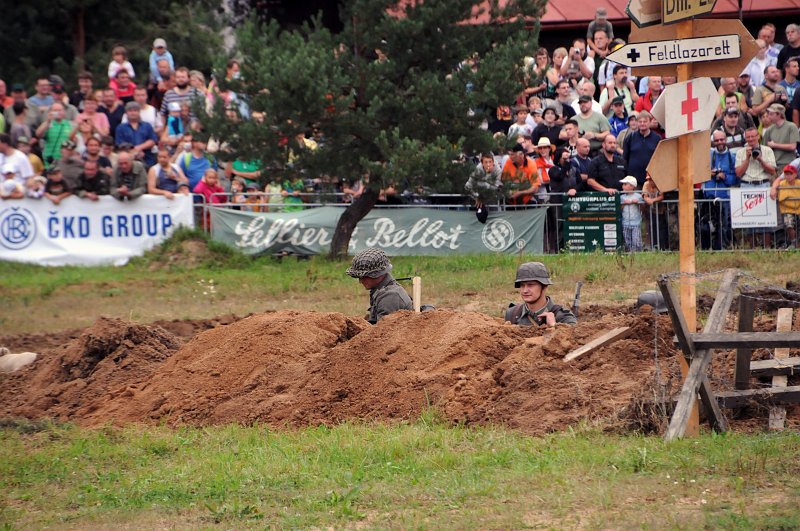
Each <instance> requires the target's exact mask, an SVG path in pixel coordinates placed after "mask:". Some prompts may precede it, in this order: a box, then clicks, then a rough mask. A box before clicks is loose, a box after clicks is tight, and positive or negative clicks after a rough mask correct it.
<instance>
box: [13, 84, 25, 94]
mask: <svg viewBox="0 0 800 531" xmlns="http://www.w3.org/2000/svg"><path fill="white" fill-rule="evenodd" d="M23 90H25V85H23V84H22V83H14V84H13V85H11V92H22V91H23Z"/></svg>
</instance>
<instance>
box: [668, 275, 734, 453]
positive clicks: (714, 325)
mask: <svg viewBox="0 0 800 531" xmlns="http://www.w3.org/2000/svg"><path fill="white" fill-rule="evenodd" d="M738 279H739V274H738V272H737V271H735V270H733V269H728V270H727V271H725V274H724V275H723V277H722V282H720V286H719V288H718V290H717V295H716V297H715V298H714V305H713V306H712V307H711V312H709V315H708V320H707V321H706V326H705V327H704V328H703V334H706V333H718V332H719V331H720V330H722V329H723V328H724V327H725V320H726V317H727V315H728V310H729V309H730V306H731V303H732V302H733V297H734V295H735V294H736V285H737V284H738ZM664 285H665V286H666V288H667V293H668V294H669V298H670V300H671V301H673V302H674V298H673V294H672V293H671V288H670V286H669V285H668V284H666V283H665V284H664ZM665 299H666V297H665ZM681 335H684V333H683V332H682V334H681ZM696 335H702V334H689V340H690V341H691V343H689V345H692V348H693V349H694V352H693V354H692V360H691V363H690V365H689V372H688V373H687V374H686V379H685V380H684V382H683V387H682V388H681V393H680V395H679V397H678V403H677V405H676V406H675V411H674V412H673V414H672V418H671V419H670V423H669V428H667V433H666V435H665V439H666V440H668V441H671V440H675V439H678V438H680V437H683V436H684V434H685V433H686V426H687V425H688V423H689V418H690V413H691V407H692V405H693V403H694V402H695V400H696V397H697V393H698V391H700V398H701V400H702V401H703V405H704V406H705V407H706V410H707V413H708V415H709V418H710V420H711V425H712V427H713V428H714V429H715V430H717V431H726V430H727V428H728V424H727V421H726V420H725V416H724V415H723V414H722V411H721V410H720V408H719V404H718V402H717V400H716V398H715V397H714V392H713V390H712V389H711V386H710V385H709V384H708V377H707V374H706V372H707V370H708V367H709V365H710V364H711V355H712V350H710V349H698V348H697V342H696V341H695V340H694V337H693V336H696ZM679 340H680V336H679Z"/></svg>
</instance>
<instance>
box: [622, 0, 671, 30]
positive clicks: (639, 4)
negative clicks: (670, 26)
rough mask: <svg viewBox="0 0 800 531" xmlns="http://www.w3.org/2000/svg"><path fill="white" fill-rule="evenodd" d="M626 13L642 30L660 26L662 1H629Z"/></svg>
mask: <svg viewBox="0 0 800 531" xmlns="http://www.w3.org/2000/svg"><path fill="white" fill-rule="evenodd" d="M665 1H666V0H665ZM625 13H627V14H628V16H629V17H631V20H632V21H633V23H634V24H636V25H637V26H638V27H640V28H645V27H647V26H653V25H655V24H659V23H660V22H661V0H628V7H626V8H625Z"/></svg>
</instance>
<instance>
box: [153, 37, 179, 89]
mask: <svg viewBox="0 0 800 531" xmlns="http://www.w3.org/2000/svg"><path fill="white" fill-rule="evenodd" d="M162 59H165V60H166V61H167V62H169V70H170V72H174V71H175V61H174V60H173V59H172V54H171V53H169V51H168V50H167V41H165V40H164V39H162V38H161V37H159V38H158V39H156V40H154V41H153V51H151V52H150V82H151V83H153V84H155V83H158V82H159V81H162V78H161V74H160V73H159V72H158V62H159V61H161V60H162Z"/></svg>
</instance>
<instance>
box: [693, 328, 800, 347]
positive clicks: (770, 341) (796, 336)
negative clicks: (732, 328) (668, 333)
mask: <svg viewBox="0 0 800 531" xmlns="http://www.w3.org/2000/svg"><path fill="white" fill-rule="evenodd" d="M690 336H691V338H692V341H693V342H694V348H695V349H706V348H716V349H726V348H727V349H730V348H740V347H747V348H783V347H785V348H797V347H800V332H738V333H735V334H705V333H703V334H690Z"/></svg>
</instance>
